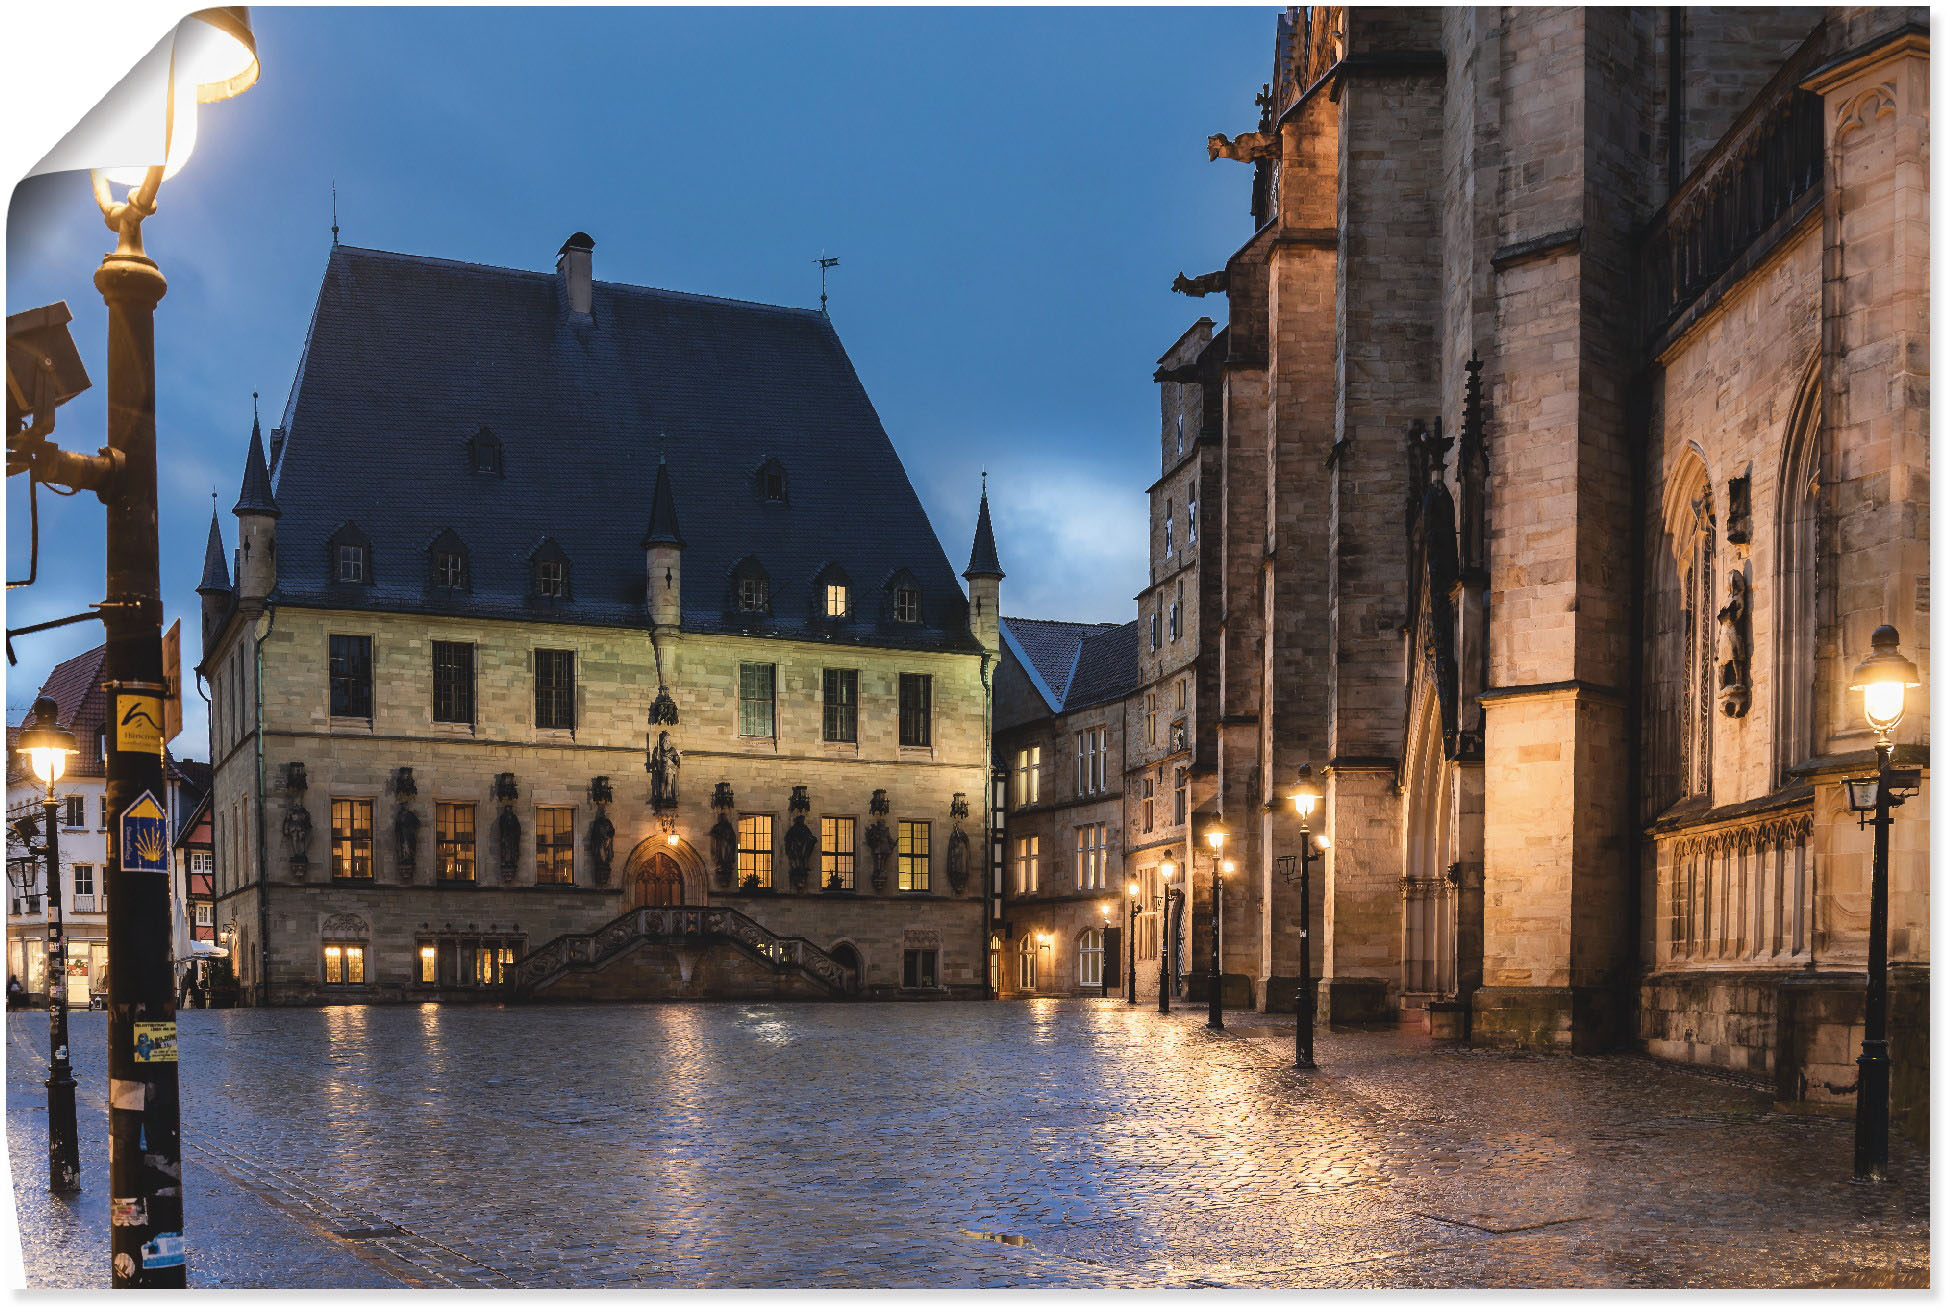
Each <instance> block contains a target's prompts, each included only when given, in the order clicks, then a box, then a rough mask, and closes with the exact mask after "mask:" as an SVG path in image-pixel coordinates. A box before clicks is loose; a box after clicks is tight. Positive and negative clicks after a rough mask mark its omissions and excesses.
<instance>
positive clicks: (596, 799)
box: [588, 774, 615, 806]
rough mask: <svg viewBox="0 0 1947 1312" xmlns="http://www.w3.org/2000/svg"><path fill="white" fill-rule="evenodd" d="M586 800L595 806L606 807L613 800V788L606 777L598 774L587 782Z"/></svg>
mask: <svg viewBox="0 0 1947 1312" xmlns="http://www.w3.org/2000/svg"><path fill="white" fill-rule="evenodd" d="M588 800H589V801H591V802H593V803H594V804H595V805H596V806H607V805H608V804H609V803H611V802H613V801H614V800H615V787H614V785H612V784H611V783H609V781H608V776H607V775H605V774H598V775H596V776H595V777H594V778H593V779H590V780H589V781H588Z"/></svg>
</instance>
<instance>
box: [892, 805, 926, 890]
mask: <svg viewBox="0 0 1947 1312" xmlns="http://www.w3.org/2000/svg"><path fill="white" fill-rule="evenodd" d="M932 887H933V826H932V825H931V824H930V823H928V822H927V821H925V820H901V821H900V822H899V890H900V891H901V892H902V893H924V892H927V891H929V890H930V889H931V888H932Z"/></svg>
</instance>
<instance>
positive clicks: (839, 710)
mask: <svg viewBox="0 0 1947 1312" xmlns="http://www.w3.org/2000/svg"><path fill="white" fill-rule="evenodd" d="M858 740H859V672H858V671H857V670H826V671H825V741H826V742H828V743H855V742H857V741H858Z"/></svg>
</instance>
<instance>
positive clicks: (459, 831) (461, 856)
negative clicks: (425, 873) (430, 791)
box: [433, 802, 473, 880]
mask: <svg viewBox="0 0 1947 1312" xmlns="http://www.w3.org/2000/svg"><path fill="white" fill-rule="evenodd" d="M433 817H434V825H435V827H436V829H437V831H438V837H437V843H438V852H437V856H438V862H439V877H440V878H441V879H466V880H470V879H472V878H473V803H471V802H437V803H435V804H434V806H433Z"/></svg>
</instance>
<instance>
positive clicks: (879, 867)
mask: <svg viewBox="0 0 1947 1312" xmlns="http://www.w3.org/2000/svg"><path fill="white" fill-rule="evenodd" d="M865 850H866V851H868V852H870V853H871V854H872V889H873V891H874V892H876V893H883V892H885V891H886V880H887V878H888V877H889V876H890V875H891V874H892V854H893V841H892V830H891V829H890V828H888V827H887V826H886V822H885V821H883V820H874V821H873V822H872V825H871V827H870V828H869V829H867V830H866V831H865Z"/></svg>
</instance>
